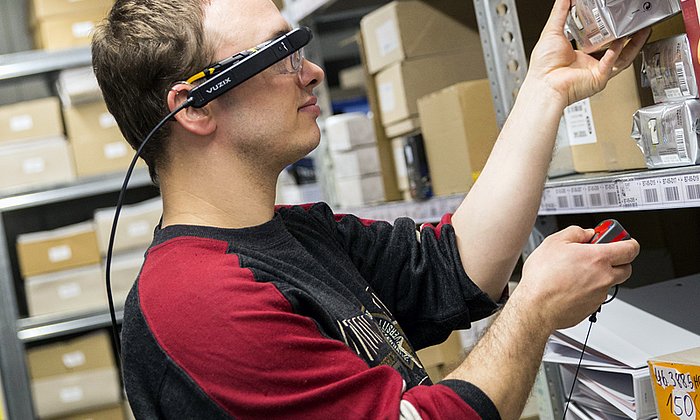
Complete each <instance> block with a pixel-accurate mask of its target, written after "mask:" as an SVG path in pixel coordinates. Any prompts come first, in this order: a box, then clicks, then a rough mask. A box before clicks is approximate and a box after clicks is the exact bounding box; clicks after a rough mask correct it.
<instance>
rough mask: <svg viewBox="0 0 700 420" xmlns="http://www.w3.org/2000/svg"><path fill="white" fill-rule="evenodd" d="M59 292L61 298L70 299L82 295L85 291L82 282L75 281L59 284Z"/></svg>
mask: <svg viewBox="0 0 700 420" xmlns="http://www.w3.org/2000/svg"><path fill="white" fill-rule="evenodd" d="M57 292H58V297H59V298H61V299H62V300H68V299H73V298H76V297H78V296H80V295H81V294H82V293H83V289H82V288H81V287H80V284H78V283H75V282H73V283H67V284H62V285H60V286H58V289H57Z"/></svg>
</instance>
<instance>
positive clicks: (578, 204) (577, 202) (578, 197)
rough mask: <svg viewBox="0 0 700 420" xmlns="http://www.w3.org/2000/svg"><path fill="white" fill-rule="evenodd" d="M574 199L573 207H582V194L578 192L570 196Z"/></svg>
mask: <svg viewBox="0 0 700 420" xmlns="http://www.w3.org/2000/svg"><path fill="white" fill-rule="evenodd" d="M572 198H573V199H574V207H584V206H585V204H584V201H583V196H582V195H580V194H577V195H574V196H572Z"/></svg>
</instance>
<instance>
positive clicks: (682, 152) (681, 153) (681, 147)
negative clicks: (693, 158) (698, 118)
mask: <svg viewBox="0 0 700 420" xmlns="http://www.w3.org/2000/svg"><path fill="white" fill-rule="evenodd" d="M674 131H675V137H676V149H677V150H678V157H679V158H681V159H688V150H687V149H686V147H685V131H684V130H683V129H682V128H676V129H675V130H674Z"/></svg>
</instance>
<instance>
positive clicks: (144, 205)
mask: <svg viewBox="0 0 700 420" xmlns="http://www.w3.org/2000/svg"><path fill="white" fill-rule="evenodd" d="M162 214H163V203H162V202H161V199H160V197H156V198H154V199H151V200H146V201H144V202H141V203H137V204H131V205H127V206H124V207H122V211H121V213H120V215H119V224H118V225H117V232H116V236H115V239H114V249H113V250H114V251H115V252H120V251H125V250H129V249H142V250H145V249H146V248H148V245H150V243H151V242H152V241H153V230H154V229H155V227H156V225H158V223H159V222H160V217H161V215H162ZM113 220H114V208H109V209H98V210H96V211H95V217H94V221H95V234H96V235H97V245H98V247H99V249H100V253H101V254H102V255H107V247H108V246H109V234H110V232H111V231H112V221H113Z"/></svg>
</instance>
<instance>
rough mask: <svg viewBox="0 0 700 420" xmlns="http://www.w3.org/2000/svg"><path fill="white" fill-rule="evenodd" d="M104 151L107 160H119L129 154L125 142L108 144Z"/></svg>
mask: <svg viewBox="0 0 700 420" xmlns="http://www.w3.org/2000/svg"><path fill="white" fill-rule="evenodd" d="M103 151H104V155H105V157H106V158H107V159H119V158H121V157H124V156H126V154H127V152H128V150H127V148H126V144H125V143H124V142H123V141H115V142H112V143H107V144H105V146H104V149H103Z"/></svg>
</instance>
